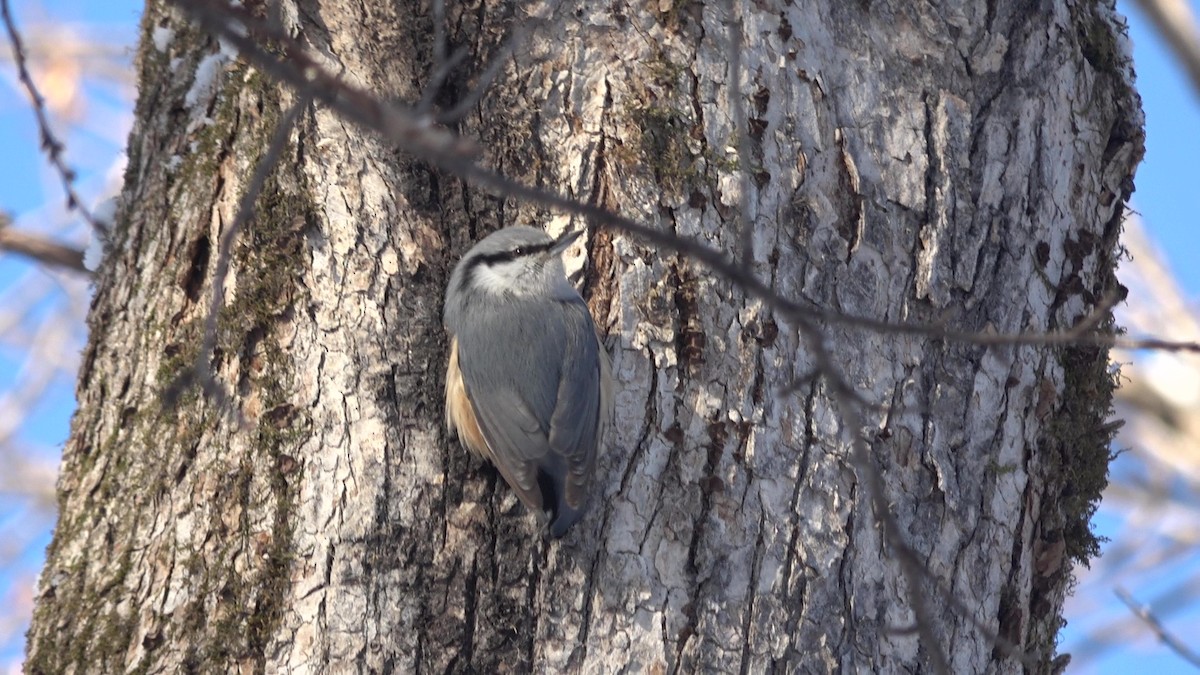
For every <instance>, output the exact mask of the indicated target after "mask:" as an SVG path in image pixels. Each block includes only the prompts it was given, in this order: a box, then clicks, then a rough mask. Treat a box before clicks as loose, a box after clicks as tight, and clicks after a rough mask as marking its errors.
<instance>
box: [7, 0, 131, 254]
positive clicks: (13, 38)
mask: <svg viewBox="0 0 1200 675" xmlns="http://www.w3.org/2000/svg"><path fill="white" fill-rule="evenodd" d="M0 14H2V15H3V16H4V26H5V28H7V29H8V39H9V41H10V42H12V52H13V61H14V62H15V63H16V64H17V77H18V78H19V79H20V80H21V84H22V85H23V86H24V87H25V91H26V92H28V94H29V99H30V101H32V102H33V114H34V116H35V117H37V123H38V130H39V132H40V133H41V143H42V149H43V150H45V151H46V154H47V156H49V158H50V163H51V164H53V165H54V168H55V170H57V171H58V176H59V178H61V179H62V185H63V191H64V192H66V193H67V208H69V209H73V210H75V211H78V212H79V214H80V215H81V216H82V217H83V219H84V220H85V221H87V223H88V224H89V225H91V226H92V229H93V230H95V231H96V232H97V234H98V235H100V236H101V238H104V239H107V235H108V228H106V227H105V226H104V225H103V224H102V223H101V222H100V221H98V220H96V219H95V218H93V217H92V214H91V212H89V211H88V209H87V207H85V206H84V205H83V200H82V199H80V197H79V194H78V193H76V192H75V171H74V170H72V169H71V168H70V167H68V166H67V161H66V158H65V157H64V156H63V154H64V153H63V150H64V148H65V146H64V145H63V143H62V141H60V140H58V137H57V136H55V135H54V132H53V131H51V130H50V117H49V115H48V114H47V113H46V99H45V98H43V97H42V94H41V92H39V91H38V88H37V85H35V84H34V83H33V77H31V76H30V74H29V67H28V65H27V64H26V61H25V45H24V43H22V42H21V34H20V33H19V32H17V26H16V23H15V22H14V21H13V17H12V10H10V9H9V6H8V0H0ZM80 264H81V265H82V259H81V261H80Z"/></svg>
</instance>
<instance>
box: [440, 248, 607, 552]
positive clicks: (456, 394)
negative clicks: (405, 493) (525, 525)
mask: <svg viewBox="0 0 1200 675" xmlns="http://www.w3.org/2000/svg"><path fill="white" fill-rule="evenodd" d="M580 234H582V230H576V231H573V232H568V233H566V234H564V235H562V236H561V237H559V238H557V239H554V238H552V237H550V236H549V235H547V234H546V233H545V232H542V231H541V230H538V229H535V228H533V227H529V226H525V225H515V226H511V227H506V228H503V229H500V230H497V231H495V232H493V233H491V234H490V235H488V236H487V237H485V238H484V239H482V240H481V241H479V243H477V244H475V245H474V246H473V247H472V248H471V249H470V250H469V251H467V253H466V255H464V256H463V257H462V259H461V260H459V262H458V264H457V265H455V267H454V271H453V272H452V273H451V275H450V281H449V283H448V285H447V286H446V297H445V303H444V306H443V312H442V322H443V325H444V327H445V329H446V332H447V334H448V336H449V338H450V354H449V357H448V363H447V367H446V428H447V431H448V432H449V434H450V435H451V436H457V437H458V439H459V441H460V443H461V444H462V445H464V446H465V447H466V448H467V449H468V450H470V451H471V452H473V453H475V454H476V455H479V456H481V457H483V458H484V459H486V460H488V461H490V462H491V463H492V464H493V465H494V466H495V467H496V469H497V470H499V472H500V475H501V476H503V477H504V480H505V482H507V483H508V485H509V486H511V488H512V489H513V491H514V492H516V494H517V497H519V498H520V500H521V502H522V503H523V504H524V505H525V507H526V508H528V509H529V510H530V511H532V512H534V513H535V514H538V515H539V519H540V520H541V522H542V523H543V526H544V527H545V528H546V529H547V531H548V533H549V535H550V536H551V537H553V538H559V537H562V536H563V535H564V534H566V532H567V531H568V530H569V529H570V528H571V526H572V525H574V524H575V523H577V522H578V521H579V520H580V518H582V517H583V514H584V512H585V509H586V506H587V500H588V493H589V492H590V491H591V488H592V482H593V478H594V473H595V465H596V452H597V448H598V447H599V446H600V445H601V443H602V441H603V439H604V436H605V435H606V432H607V430H608V427H609V424H610V420H611V418H612V412H613V383H612V374H611V370H610V365H609V360H608V354H607V353H606V352H605V350H604V346H603V344H602V343H601V341H600V337H599V334H598V332H597V331H596V325H595V323H594V322H593V321H592V316H591V314H590V313H589V311H588V307H587V304H586V303H584V301H583V298H582V297H581V296H580V295H579V292H578V291H577V290H575V287H574V286H572V285H571V282H570V281H568V279H567V276H566V272H565V271H564V269H563V263H562V253H563V251H565V250H566V248H567V247H568V246H570V245H571V243H572V242H574V241H575V240H576V239H577V238H578V237H579V235H580Z"/></svg>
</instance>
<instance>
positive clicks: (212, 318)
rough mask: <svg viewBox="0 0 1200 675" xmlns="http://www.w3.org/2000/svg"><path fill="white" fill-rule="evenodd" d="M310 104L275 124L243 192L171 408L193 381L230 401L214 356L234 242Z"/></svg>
mask: <svg viewBox="0 0 1200 675" xmlns="http://www.w3.org/2000/svg"><path fill="white" fill-rule="evenodd" d="M309 103H310V99H309V98H308V97H307V96H302V97H301V98H300V99H299V100H297V101H296V102H295V103H294V104H293V105H292V107H291V109H289V110H288V112H287V114H286V115H284V117H283V119H281V120H280V121H279V124H278V125H277V126H276V127H275V133H274V134H273V135H272V136H271V142H270V144H268V145H267V151H266V152H265V153H264V154H263V156H262V159H260V160H259V161H258V165H257V166H255V167H254V174H253V175H252V176H251V178H250V183H249V184H248V185H247V186H246V191H245V192H243V193H242V199H241V201H240V202H239V203H238V212H237V216H236V217H234V219H233V222H232V223H231V224H230V225H229V228H228V229H227V230H225V232H224V233H222V234H221V242H220V244H219V246H218V248H217V269H216V272H215V273H214V274H213V287H212V297H210V298H209V303H208V315H207V317H206V318H205V321H204V339H203V340H202V341H201V343H200V351H199V353H197V355H196V362H195V364H193V366H192V368H191V370H190V371H188V372H185V373H183V374H182V375H180V376H179V377H178V378H176V380H175V381H174V382H172V383H171V386H169V387H168V388H167V390H166V391H165V392H164V393H163V399H164V402H165V403H166V404H167V406H168V407H169V406H172V405H174V404H175V402H176V401H177V400H178V397H179V395H180V394H181V393H182V392H183V391H184V390H185V389H186V388H188V387H190V386H191V385H193V384H199V385H200V386H201V387H202V388H203V390H204V393H205V394H207V395H208V396H211V397H212V398H213V399H214V400H215V401H216V403H217V405H218V406H224V405H225V404H226V403H227V402H228V400H229V395H228V394H227V393H226V391H225V389H224V387H222V386H221V385H220V384H219V383H218V382H217V380H216V378H215V377H214V376H213V373H212V358H213V351H214V350H215V349H216V343H217V317H218V315H219V314H220V311H221V305H222V304H223V303H224V301H225V279H226V277H228V276H229V262H230V259H231V258H232V253H233V242H234V241H236V240H237V238H238V235H239V234H240V233H241V231H242V228H244V227H245V226H246V223H248V222H250V219H251V218H253V217H254V202H255V201H257V199H258V195H259V193H261V192H262V189H263V185H265V184H266V182H267V177H268V176H270V175H271V171H272V170H274V168H275V165H276V164H277V163H278V162H279V157H280V156H281V155H282V154H283V151H284V149H285V148H286V147H287V142H288V139H289V138H290V137H291V132H292V127H294V126H295V124H296V120H297V119H299V117H300V114H301V113H302V112H304V109H305V108H307V107H308V105H309Z"/></svg>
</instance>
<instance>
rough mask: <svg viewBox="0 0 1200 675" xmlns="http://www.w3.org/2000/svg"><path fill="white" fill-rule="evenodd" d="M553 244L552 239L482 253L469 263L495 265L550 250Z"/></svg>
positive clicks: (473, 264) (472, 264)
mask: <svg viewBox="0 0 1200 675" xmlns="http://www.w3.org/2000/svg"><path fill="white" fill-rule="evenodd" d="M553 246H554V242H552V241H551V242H547V243H545V244H532V245H529V246H518V247H516V248H514V249H512V250H509V251H500V252H498V253H486V254H484V255H481V256H479V257H477V258H474V259H472V260H471V262H470V263H469V264H470V265H471V266H472V267H473V266H475V265H495V264H496V263H502V262H508V261H509V260H516V259H517V258H523V257H525V256H527V255H533V254H535V253H541V252H543V251H549V250H550V249H551V248H552V247H553Z"/></svg>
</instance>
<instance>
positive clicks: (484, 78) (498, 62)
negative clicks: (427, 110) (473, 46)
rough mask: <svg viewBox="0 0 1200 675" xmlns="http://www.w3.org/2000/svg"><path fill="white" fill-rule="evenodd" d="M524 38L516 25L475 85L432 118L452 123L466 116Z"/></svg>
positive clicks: (522, 32) (523, 34) (441, 122)
mask: <svg viewBox="0 0 1200 675" xmlns="http://www.w3.org/2000/svg"><path fill="white" fill-rule="evenodd" d="M524 40H525V31H524V30H522V29H521V27H520V26H518V27H517V28H516V29H515V30H514V31H513V34H512V35H510V36H509V38H508V39H507V40H505V41H504V44H503V45H502V46H501V47H500V53H499V54H496V55H495V57H493V58H492V62H491V63H490V64H488V67H487V69H486V70H484V71H483V75H480V76H479V81H478V82H476V83H475V86H474V87H472V88H471V90H470V91H469V92H467V95H466V96H464V97H463V98H462V100H461V101H459V102H458V103H456V104H455V105H454V107H453V108H451V109H449V110H447V111H445V112H441V113H438V114H437V115H436V116H435V117H434V119H435V120H436V121H437V122H438V123H439V124H452V123H454V122H458V121H459V120H461V119H462V118H463V117H466V115H467V113H468V112H470V111H471V109H472V108H474V107H475V105H476V104H478V103H479V101H480V99H482V98H483V95H484V94H485V93H486V92H487V90H488V89H490V88H491V86H492V82H494V81H495V80H496V78H497V77H498V76H499V75H500V71H501V70H503V68H504V64H506V63H508V59H509V58H510V57H511V56H512V54H513V52H515V51H516V48H517V45H518V44H520V43H521V42H523V41H524Z"/></svg>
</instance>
